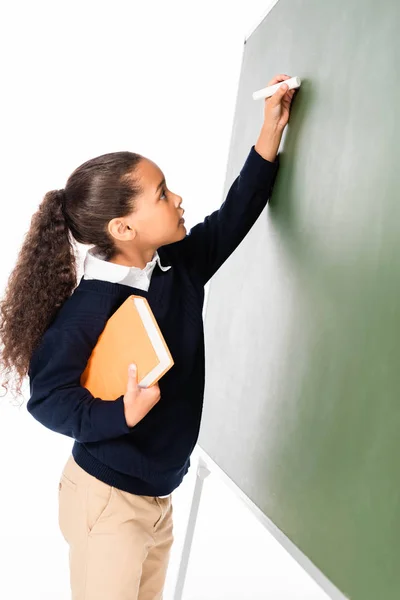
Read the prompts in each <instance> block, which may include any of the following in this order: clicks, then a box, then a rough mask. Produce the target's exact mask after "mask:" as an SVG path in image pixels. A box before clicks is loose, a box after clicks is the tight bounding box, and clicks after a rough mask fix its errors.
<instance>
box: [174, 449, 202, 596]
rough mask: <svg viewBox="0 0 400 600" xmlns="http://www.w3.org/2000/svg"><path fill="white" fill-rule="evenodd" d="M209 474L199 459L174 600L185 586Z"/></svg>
mask: <svg viewBox="0 0 400 600" xmlns="http://www.w3.org/2000/svg"><path fill="white" fill-rule="evenodd" d="M210 472H211V471H210V470H209V469H208V468H207V465H206V463H205V462H204V460H203V459H202V458H201V457H200V458H199V461H198V464H197V476H196V483H195V486H194V492H193V500H192V506H191V508H190V514H189V520H188V525H187V528H186V535H185V541H184V544H183V549H182V555H181V562H180V565H179V571H178V576H177V581H176V586H175V592H174V600H182V594H183V587H184V585H185V579H186V573H187V568H188V563H189V556H190V550H191V548H192V542H193V535H194V530H195V527H196V521H197V514H198V512H199V504H200V497H201V492H202V490H203V482H204V480H205V478H206V477H207V476H208V475H209V474H210Z"/></svg>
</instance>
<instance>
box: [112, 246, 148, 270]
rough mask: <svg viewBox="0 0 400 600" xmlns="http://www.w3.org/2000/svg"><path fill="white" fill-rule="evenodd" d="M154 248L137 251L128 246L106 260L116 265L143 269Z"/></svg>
mask: <svg viewBox="0 0 400 600" xmlns="http://www.w3.org/2000/svg"><path fill="white" fill-rule="evenodd" d="M155 253H156V250H154V249H148V250H146V251H138V250H135V249H133V248H129V249H127V250H125V251H123V252H122V251H119V252H117V253H116V254H114V256H113V257H112V258H111V259H110V260H109V261H108V262H111V263H114V264H116V265H124V266H126V267H138V268H139V269H144V268H145V266H146V265H147V263H148V262H150V261H151V260H152V259H153V258H154V254H155Z"/></svg>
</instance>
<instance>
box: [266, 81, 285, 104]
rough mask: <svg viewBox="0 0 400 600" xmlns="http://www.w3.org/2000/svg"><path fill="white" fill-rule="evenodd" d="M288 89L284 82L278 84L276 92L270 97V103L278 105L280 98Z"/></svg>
mask: <svg viewBox="0 0 400 600" xmlns="http://www.w3.org/2000/svg"><path fill="white" fill-rule="evenodd" d="M287 91H288V86H287V84H286V83H283V84H282V85H280V86H279V87H278V89H277V90H276V92H275V93H274V94H273V95H272V96H271V97H270V99H269V100H270V104H271V105H272V106H278V104H280V102H281V101H282V98H283V97H284V95H285V94H286V92H287Z"/></svg>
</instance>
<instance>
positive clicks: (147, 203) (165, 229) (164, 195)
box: [126, 158, 186, 248]
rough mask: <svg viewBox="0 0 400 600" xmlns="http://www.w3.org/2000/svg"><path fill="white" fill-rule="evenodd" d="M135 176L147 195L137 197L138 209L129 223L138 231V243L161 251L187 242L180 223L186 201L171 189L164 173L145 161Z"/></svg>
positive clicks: (184, 230) (153, 164)
mask: <svg viewBox="0 0 400 600" xmlns="http://www.w3.org/2000/svg"><path fill="white" fill-rule="evenodd" d="M135 177H138V179H139V182H140V184H141V185H142V187H143V194H142V195H140V196H138V197H137V198H136V209H135V211H134V212H133V213H132V214H131V215H130V216H129V217H128V218H126V221H127V224H128V225H129V226H130V227H131V230H134V231H135V242H136V244H138V245H140V246H142V247H143V248H148V247H152V248H159V247H160V246H164V245H166V244H171V243H173V242H177V241H179V240H181V239H183V238H184V237H185V235H186V228H185V225H184V224H183V223H179V221H180V219H181V218H182V215H183V213H184V210H183V209H182V208H181V203H182V198H181V197H180V196H178V195H177V194H174V193H173V192H172V191H171V190H169V189H168V186H167V184H166V182H165V178H164V174H163V172H162V171H161V170H160V169H159V168H158V167H157V165H156V164H155V163H154V162H152V161H151V160H149V159H147V158H144V159H143V160H141V161H140V163H139V164H138V165H137V168H136V172H135Z"/></svg>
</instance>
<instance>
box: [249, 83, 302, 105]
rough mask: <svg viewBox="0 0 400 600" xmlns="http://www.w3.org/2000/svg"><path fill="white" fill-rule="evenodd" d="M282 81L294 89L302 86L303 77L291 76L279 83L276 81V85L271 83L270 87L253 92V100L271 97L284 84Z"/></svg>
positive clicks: (290, 88)
mask: <svg viewBox="0 0 400 600" xmlns="http://www.w3.org/2000/svg"><path fill="white" fill-rule="evenodd" d="M282 83H286V85H288V86H289V90H294V89H296V88H298V87H300V86H301V79H300V77H291V78H290V79H286V80H285V81H280V82H279V83H275V84H274V85H269V86H268V87H265V88H263V89H262V90H258V91H257V92H253V100H260V99H261V98H269V97H270V96H272V94H275V92H276V90H277V89H278V88H279V87H280V86H281V85H282Z"/></svg>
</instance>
